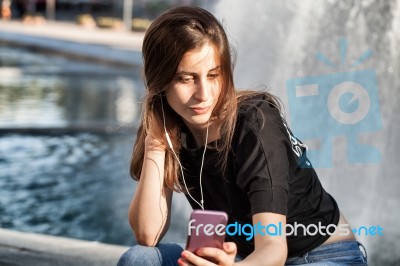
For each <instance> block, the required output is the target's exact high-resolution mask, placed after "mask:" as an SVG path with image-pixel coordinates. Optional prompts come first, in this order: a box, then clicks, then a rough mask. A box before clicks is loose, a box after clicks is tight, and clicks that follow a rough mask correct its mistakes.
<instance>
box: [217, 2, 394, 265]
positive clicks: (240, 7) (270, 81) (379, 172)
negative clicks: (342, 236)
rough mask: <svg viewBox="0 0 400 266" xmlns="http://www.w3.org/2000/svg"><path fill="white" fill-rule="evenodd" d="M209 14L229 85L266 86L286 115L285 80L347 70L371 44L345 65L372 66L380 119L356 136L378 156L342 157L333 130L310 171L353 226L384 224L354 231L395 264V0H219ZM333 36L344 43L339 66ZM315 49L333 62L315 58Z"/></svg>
mask: <svg viewBox="0 0 400 266" xmlns="http://www.w3.org/2000/svg"><path fill="white" fill-rule="evenodd" d="M215 14H216V16H217V17H218V18H219V19H220V20H222V21H223V24H224V26H225V28H226V30H227V33H228V35H229V38H230V41H231V44H233V46H234V47H235V48H236V52H237V55H236V57H237V61H236V68H235V81H236V86H237V87H238V88H255V87H259V86H264V87H265V86H266V87H267V88H268V89H269V90H270V91H271V92H272V93H274V94H276V95H278V96H279V97H280V98H281V99H282V101H283V102H284V105H285V107H286V108H285V114H286V116H287V118H288V120H289V121H290V117H291V113H290V112H289V109H290V107H292V106H288V95H287V89H286V82H287V80H289V79H293V78H301V77H311V76H318V75H330V74H332V73H337V72H346V71H350V70H349V66H350V64H351V63H353V62H355V61H356V60H357V58H359V57H360V56H361V55H362V54H363V53H364V52H366V51H368V49H370V50H371V51H372V57H370V58H369V59H366V60H365V61H363V62H362V63H360V64H359V65H357V66H355V67H354V68H352V71H353V70H356V71H358V70H364V69H372V70H373V71H374V73H375V74H376V79H377V83H378V84H377V85H378V94H379V106H380V114H379V113H378V116H379V115H380V117H381V120H382V127H381V129H380V130H378V131H375V132H365V133H364V134H360V136H359V139H358V140H359V141H360V142H361V143H368V144H369V145H371V146H373V147H375V148H377V149H378V150H379V151H380V154H381V160H380V162H379V163H368V164H365V163H358V164H351V163H349V162H348V160H347V157H346V156H347V155H346V149H347V144H346V143H347V141H346V136H345V135H343V136H337V137H336V138H335V139H334V140H333V141H332V145H333V152H332V154H333V167H331V168H318V169H317V172H318V173H319V175H320V178H321V181H322V183H323V185H324V187H325V189H326V190H327V191H328V192H329V193H331V194H332V195H333V196H334V197H335V199H336V200H337V202H338V204H339V206H340V208H341V210H342V212H344V214H345V216H346V217H347V218H348V220H349V222H350V224H351V225H352V226H353V227H359V226H362V225H365V226H373V225H380V226H381V227H383V228H384V230H383V232H384V235H383V236H371V235H369V236H358V239H359V240H360V241H361V242H363V243H364V244H365V245H366V247H367V250H368V256H369V263H370V265H400V264H399V263H400V253H399V251H400V244H399V242H398V241H397V239H398V238H399V237H400V230H398V228H397V226H396V225H397V221H398V220H399V219H400V213H399V210H400V196H399V193H398V190H399V188H400V179H399V176H398V173H399V172H400V166H399V165H400V164H399V163H398V162H397V159H398V158H399V157H400V154H399V150H400V144H399V141H398V137H399V129H400V128H399V127H400V126H399V124H400V117H399V116H398V113H399V111H400V108H399V106H400V104H399V103H400V101H399V100H400V94H399V85H400V77H399V75H398V74H399V67H400V60H399V59H400V48H399V47H400V3H399V1H397V0H368V1H345V0H329V1H320V2H319V1H312V0H303V1H291V0H283V1H273V0H263V1H261V0H257V1H251V4H250V3H248V2H246V1H231V0H229V1H228V0H224V1H220V2H219V3H218V4H217V6H216V7H215ZM341 39H342V40H343V39H345V40H346V41H347V44H348V47H347V51H346V58H345V60H344V61H345V62H344V63H346V64H343V65H342V66H341V64H340V63H341V62H340V61H341V51H340V49H339V46H338V42H339V40H341ZM342 52H343V51H342ZM317 53H320V54H323V55H325V56H326V58H328V59H329V60H331V63H332V65H338V66H339V67H338V68H337V69H333V68H332V67H330V66H329V65H326V64H323V63H321V62H320V61H318V60H317V59H316V57H315V55H316V54H317ZM396 73H397V74H396ZM321 114H322V112H321ZM321 114H320V113H319V112H316V113H315V114H314V115H315V117H312V119H324V118H323V117H318V115H320V116H321ZM292 123H293V121H292ZM309 130H310V131H312V130H321V128H310V129H309ZM295 133H296V132H295ZM305 142H306V143H307V141H305ZM307 144H309V143H307Z"/></svg>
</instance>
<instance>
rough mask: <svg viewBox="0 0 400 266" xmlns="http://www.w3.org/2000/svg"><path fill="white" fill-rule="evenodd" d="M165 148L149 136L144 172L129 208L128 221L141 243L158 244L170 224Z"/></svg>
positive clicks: (169, 191)
mask: <svg viewBox="0 0 400 266" xmlns="http://www.w3.org/2000/svg"><path fill="white" fill-rule="evenodd" d="M164 163H165V148H162V147H161V146H160V145H159V144H158V142H157V141H153V140H151V139H150V138H149V136H147V137H146V141H145V152H144V160H143V166H142V172H141V175H140V179H139V181H138V186H137V189H136V192H135V195H134V197H133V199H132V202H131V205H130V207H129V223H130V225H131V227H132V229H133V231H134V233H135V237H136V240H137V242H138V243H139V244H141V245H146V246H155V245H157V244H158V242H159V241H160V240H161V239H162V237H163V236H164V234H165V233H166V231H167V230H168V227H169V221H170V210H171V200H172V193H173V192H172V190H171V189H169V188H168V187H166V186H165V185H164Z"/></svg>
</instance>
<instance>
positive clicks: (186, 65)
mask: <svg viewBox="0 0 400 266" xmlns="http://www.w3.org/2000/svg"><path fill="white" fill-rule="evenodd" d="M221 80H222V78H221V67H220V60H219V55H218V53H217V51H216V49H215V48H214V46H213V45H211V44H208V43H207V44H205V45H204V46H202V47H200V48H197V49H193V50H190V51H188V52H187V53H185V54H184V56H183V58H182V60H181V62H180V63H179V65H178V68H177V71H176V73H175V76H174V78H173V79H172V81H171V83H170V84H169V86H168V89H167V91H166V98H167V101H168V103H169V105H170V106H171V108H172V109H173V110H174V111H175V112H176V113H177V114H179V115H180V116H181V117H182V118H183V120H184V121H185V123H186V125H187V126H188V127H189V128H190V127H193V128H196V129H201V128H205V127H207V121H208V120H209V119H210V117H211V113H212V111H213V109H214V107H215V105H216V104H217V101H218V97H219V95H220V92H221V84H222V82H221Z"/></svg>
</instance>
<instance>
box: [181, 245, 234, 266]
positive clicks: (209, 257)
mask: <svg viewBox="0 0 400 266" xmlns="http://www.w3.org/2000/svg"><path fill="white" fill-rule="evenodd" d="M222 248H223V249H222V250H221V249H219V248H199V249H198V250H197V251H196V254H193V253H192V252H190V251H188V250H184V251H183V252H182V258H180V259H179V260H178V264H179V265H180V266H191V265H196V266H213V265H220V266H231V265H233V264H234V262H235V257H236V252H237V249H236V244H235V243H234V242H225V243H224V244H223V246H222Z"/></svg>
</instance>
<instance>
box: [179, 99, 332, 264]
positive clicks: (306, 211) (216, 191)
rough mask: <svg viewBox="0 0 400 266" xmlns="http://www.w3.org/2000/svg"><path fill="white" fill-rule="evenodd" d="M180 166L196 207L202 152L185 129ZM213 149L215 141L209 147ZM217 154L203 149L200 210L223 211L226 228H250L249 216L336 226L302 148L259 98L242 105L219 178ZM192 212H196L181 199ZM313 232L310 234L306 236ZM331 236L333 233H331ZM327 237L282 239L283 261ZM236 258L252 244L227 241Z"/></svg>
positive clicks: (300, 235)
mask: <svg viewBox="0 0 400 266" xmlns="http://www.w3.org/2000/svg"><path fill="white" fill-rule="evenodd" d="M181 140H182V148H181V150H180V155H179V156H180V160H181V163H182V166H183V169H184V175H185V181H186V184H187V187H188V188H189V191H190V194H191V195H192V196H193V197H194V198H195V199H196V200H197V201H198V202H200V199H201V195H200V186H199V185H200V184H199V174H200V167H201V161H202V154H203V150H204V146H203V147H196V145H195V142H194V139H193V137H192V135H191V134H190V131H189V129H188V128H187V127H186V126H185V125H182V128H181ZM214 142H215V143H213V142H212V143H210V145H209V146H212V144H216V143H217V142H218V140H216V141H214ZM218 156H219V154H218V152H217V151H216V150H215V149H210V148H208V149H207V151H206V154H205V158H204V166H203V174H202V187H203V195H204V207H205V209H207V210H222V211H225V212H226V213H227V214H228V216H229V221H228V223H235V222H238V223H239V224H252V215H254V214H256V213H260V212H273V213H279V214H283V215H286V217H287V224H292V225H294V224H295V223H297V224H303V225H304V226H306V227H307V226H308V225H310V224H315V225H318V223H320V224H321V225H322V226H328V225H330V224H334V225H337V224H338V221H339V209H338V206H337V204H336V202H335V200H334V199H333V198H332V197H331V196H330V195H329V194H328V193H327V192H326V191H325V190H324V189H323V187H322V185H321V183H320V181H319V179H318V176H317V174H316V172H315V170H314V168H313V167H312V165H311V163H310V162H309V160H308V159H307V157H306V147H305V145H304V144H303V143H301V141H299V140H298V139H297V138H296V137H295V136H294V135H293V134H292V132H291V131H290V129H289V128H288V126H287V124H286V122H285V120H284V119H283V118H282V116H281V114H280V112H279V110H278V109H277V108H275V107H274V106H273V105H272V104H270V103H269V102H268V101H267V100H266V98H265V96H264V95H258V96H256V97H253V98H250V99H247V100H245V102H243V104H241V106H240V107H239V110H238V117H237V123H236V126H235V130H234V136H233V139H232V143H231V151H230V153H229V157H228V162H227V169H226V171H225V173H224V174H223V173H222V172H221V168H220V166H219V165H218V164H217V162H218ZM186 197H187V199H188V200H189V203H190V204H191V206H192V208H193V209H199V208H200V207H199V205H198V204H197V203H195V202H194V201H193V200H192V199H191V198H190V197H189V196H188V195H186ZM311 231H312V232H314V231H315V230H311ZM330 231H332V230H331V229H330ZM328 237H329V235H327V234H326V235H325V236H324V235H322V234H316V235H313V236H311V235H307V236H304V235H303V232H302V231H298V233H297V236H293V235H291V236H287V243H288V252H289V254H288V256H289V257H293V256H299V255H302V254H304V253H306V252H308V251H310V250H311V249H313V248H315V247H317V246H319V245H320V244H322V243H323V242H324V241H325V240H327V239H328ZM226 240H227V241H234V242H235V243H236V244H237V246H238V254H239V255H240V256H242V257H246V256H248V255H249V254H250V253H251V252H253V250H254V238H253V239H251V240H249V241H247V240H246V236H245V235H241V236H239V235H235V236H229V235H227V236H226Z"/></svg>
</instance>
